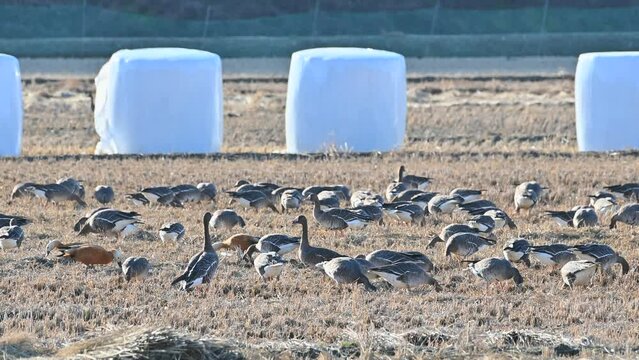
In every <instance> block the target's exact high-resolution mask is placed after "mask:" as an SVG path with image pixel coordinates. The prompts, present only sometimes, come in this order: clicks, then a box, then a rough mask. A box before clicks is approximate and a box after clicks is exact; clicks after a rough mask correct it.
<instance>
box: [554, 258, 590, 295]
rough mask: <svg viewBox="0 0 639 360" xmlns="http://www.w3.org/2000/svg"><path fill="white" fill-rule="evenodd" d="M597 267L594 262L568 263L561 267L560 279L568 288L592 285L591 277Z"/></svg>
mask: <svg viewBox="0 0 639 360" xmlns="http://www.w3.org/2000/svg"><path fill="white" fill-rule="evenodd" d="M598 267H599V265H598V264H597V263H596V262H594V261H590V260H573V261H568V262H567V263H566V264H565V265H563V266H562V267H561V278H562V279H563V280H564V284H566V285H567V286H568V287H570V288H572V287H573V286H588V285H590V284H591V283H592V276H593V275H594V274H595V272H596V271H597V268H598Z"/></svg>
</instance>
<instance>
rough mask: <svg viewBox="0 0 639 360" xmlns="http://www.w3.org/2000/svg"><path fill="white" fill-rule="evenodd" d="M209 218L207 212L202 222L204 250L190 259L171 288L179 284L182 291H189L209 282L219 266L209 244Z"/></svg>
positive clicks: (209, 215) (209, 214)
mask: <svg viewBox="0 0 639 360" xmlns="http://www.w3.org/2000/svg"><path fill="white" fill-rule="evenodd" d="M211 218H212V215H211V213H208V212H207V213H206V214H204V218H203V220H202V224H203V225H204V248H203V249H202V251H200V252H199V253H197V254H195V255H193V257H191V259H190V260H189V263H188V265H187V266H186V268H185V269H184V272H183V273H182V275H180V276H178V277H176V278H175V279H173V281H172V282H171V286H173V285H175V284H178V283H181V284H182V286H181V289H182V290H185V291H190V290H193V289H194V288H195V287H196V286H198V285H202V284H208V283H210V282H211V279H212V278H213V276H214V275H215V271H216V270H217V267H218V264H219V259H218V257H217V253H216V252H215V249H214V248H213V245H212V244H211V235H210V234H209V223H210V222H211Z"/></svg>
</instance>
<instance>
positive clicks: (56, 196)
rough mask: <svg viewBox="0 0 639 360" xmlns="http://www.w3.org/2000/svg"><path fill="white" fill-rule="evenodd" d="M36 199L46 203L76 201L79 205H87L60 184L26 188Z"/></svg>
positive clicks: (35, 185) (36, 185)
mask: <svg viewBox="0 0 639 360" xmlns="http://www.w3.org/2000/svg"><path fill="white" fill-rule="evenodd" d="M26 190H27V191H29V192H31V193H32V194H33V195H34V196H35V197H36V198H39V199H44V200H46V202H47V203H48V202H53V203H60V202H63V201H75V202H76V203H77V204H78V205H80V206H82V207H84V206H87V204H86V203H85V202H84V200H82V198H80V197H79V196H78V195H77V194H75V193H73V192H71V191H69V189H68V188H67V187H66V186H64V185H60V184H48V185H38V184H34V185H31V186H29V187H27V188H26Z"/></svg>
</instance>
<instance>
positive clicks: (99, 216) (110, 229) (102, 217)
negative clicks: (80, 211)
mask: <svg viewBox="0 0 639 360" xmlns="http://www.w3.org/2000/svg"><path fill="white" fill-rule="evenodd" d="M139 216H140V214H138V213H136V212H134V211H131V212H126V211H119V210H115V209H98V210H96V211H94V212H93V213H92V214H91V215H90V216H89V217H88V218H82V219H80V220H79V221H78V223H77V224H76V228H77V227H80V231H79V232H78V235H86V234H89V233H94V234H103V235H108V236H115V237H116V238H120V237H121V236H122V235H123V231H124V230H125V229H126V228H127V227H128V226H129V225H135V224H141V223H142V221H140V219H139V218H138V217H139Z"/></svg>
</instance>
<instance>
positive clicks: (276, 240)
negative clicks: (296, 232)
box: [244, 234, 301, 258]
mask: <svg viewBox="0 0 639 360" xmlns="http://www.w3.org/2000/svg"><path fill="white" fill-rule="evenodd" d="M300 242H301V238H300V237H297V236H289V235H286V234H268V235H264V236H262V237H261V238H259V240H257V242H256V243H255V244H251V246H249V247H248V249H247V250H246V251H245V253H244V256H245V258H251V257H252V254H253V253H254V252H256V251H258V252H260V253H268V252H274V253H277V254H278V255H285V254H288V253H290V252H291V251H294V250H297V249H298V248H299V247H300Z"/></svg>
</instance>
